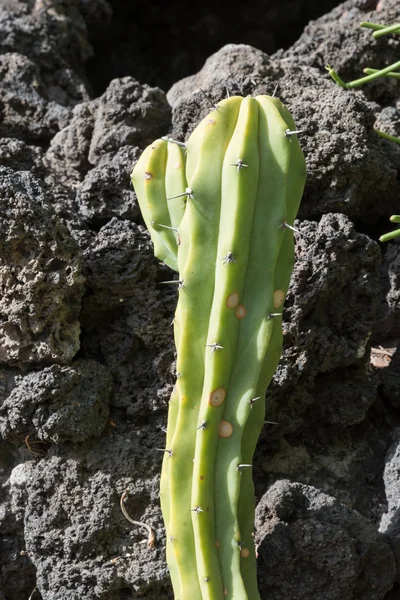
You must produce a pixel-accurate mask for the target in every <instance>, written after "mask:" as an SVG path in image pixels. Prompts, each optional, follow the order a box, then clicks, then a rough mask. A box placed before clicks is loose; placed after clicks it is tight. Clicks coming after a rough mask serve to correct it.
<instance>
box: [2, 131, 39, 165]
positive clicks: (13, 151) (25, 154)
mask: <svg viewBox="0 0 400 600" xmlns="http://www.w3.org/2000/svg"><path fill="white" fill-rule="evenodd" d="M42 159H43V150H42V149H41V148H40V146H33V145H29V144H26V143H25V142H23V141H22V140H17V139H14V138H0V165H2V166H4V167H9V168H11V169H14V170H15V171H32V172H33V173H35V172H37V171H38V170H39V169H40V168H41V166H42Z"/></svg>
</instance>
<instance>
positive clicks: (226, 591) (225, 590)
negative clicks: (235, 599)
mask: <svg viewBox="0 0 400 600" xmlns="http://www.w3.org/2000/svg"><path fill="white" fill-rule="evenodd" d="M227 595H228V590H227V589H226V588H225V589H224V596H227Z"/></svg>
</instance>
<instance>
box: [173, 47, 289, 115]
mask: <svg viewBox="0 0 400 600" xmlns="http://www.w3.org/2000/svg"><path fill="white" fill-rule="evenodd" d="M276 74H277V69H276V66H275V65H274V64H273V63H272V62H271V60H270V58H269V56H268V55H267V54H265V53H264V52H261V50H257V48H253V47H252V46H248V45H246V44H227V45H226V46H223V48H221V49H220V50H218V52H216V53H215V54H212V55H211V56H210V58H208V59H207V60H206V62H205V64H204V66H203V68H202V69H201V70H200V71H199V72H198V73H196V74H195V75H191V76H190V77H185V79H181V81H178V83H175V84H174V85H173V86H172V88H171V89H170V90H169V91H168V94H167V98H168V102H169V103H170V105H171V106H172V107H173V108H175V107H176V106H177V105H179V104H180V103H181V102H182V101H183V100H188V99H189V98H191V96H193V95H194V94H198V95H200V94H201V92H200V89H203V90H210V89H211V90H212V89H213V88H218V89H219V88H221V89H224V87H225V93H227V92H230V91H231V90H233V89H234V87H237V86H240V85H242V86H243V87H244V86H246V85H248V84H249V83H250V82H253V85H255V83H254V82H257V81H258V82H260V81H262V80H263V79H265V78H266V77H268V76H271V75H276ZM271 93H272V90H271ZM213 96H214V95H213ZM218 100H221V98H218V99H217V101H218ZM213 101H215V100H214V98H213ZM208 106H209V108H210V102H209V103H208Z"/></svg>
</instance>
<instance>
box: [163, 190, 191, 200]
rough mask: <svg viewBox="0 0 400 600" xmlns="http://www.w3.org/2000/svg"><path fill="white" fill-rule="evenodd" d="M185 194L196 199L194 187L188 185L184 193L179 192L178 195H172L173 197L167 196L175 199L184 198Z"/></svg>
mask: <svg viewBox="0 0 400 600" xmlns="http://www.w3.org/2000/svg"><path fill="white" fill-rule="evenodd" d="M183 196H187V197H188V198H190V199H191V200H194V197H193V190H192V188H190V187H187V188H186V190H185V191H184V192H183V193H182V194H178V195H177V196H171V198H167V200H175V198H183Z"/></svg>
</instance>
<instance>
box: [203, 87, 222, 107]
mask: <svg viewBox="0 0 400 600" xmlns="http://www.w3.org/2000/svg"><path fill="white" fill-rule="evenodd" d="M199 90H200V91H201V93H202V94H203V96H204V97H205V98H207V100H208V101H209V103H210V104H211V106H213V107H214V108H215V110H218V106H217V105H216V104H214V102H213V101H212V100H211V98H210V96H208V95H207V94H206V93H205V91H204V90H202V89H201V88H199Z"/></svg>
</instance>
